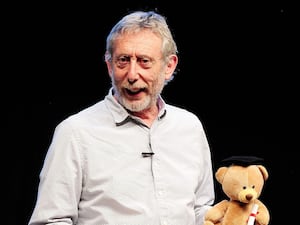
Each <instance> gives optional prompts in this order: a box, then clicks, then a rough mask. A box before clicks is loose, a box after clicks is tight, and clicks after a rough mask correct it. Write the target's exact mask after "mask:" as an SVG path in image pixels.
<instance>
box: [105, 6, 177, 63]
mask: <svg viewBox="0 0 300 225" xmlns="http://www.w3.org/2000/svg"><path fill="white" fill-rule="evenodd" d="M143 29H149V30H151V31H152V32H153V33H154V34H156V35H158V36H159V37H161V38H162V54H163V58H164V60H165V61H166V60H167V57H168V56H170V55H172V54H177V53H178V52H177V46H176V43H175V41H174V39H173V36H172V33H171V31H170V29H169V26H168V24H167V22H166V18H165V17H164V16H162V15H160V14H158V13H156V12H154V11H148V12H144V11H135V12H132V13H130V14H128V15H126V16H124V17H123V18H122V19H121V20H120V21H119V22H118V23H117V24H116V25H115V26H114V27H113V28H112V30H111V31H110V33H109V35H108V36H107V39H106V53H105V60H107V61H109V60H110V59H111V57H112V53H113V50H114V41H115V39H116V38H117V37H118V36H119V35H122V34H124V33H135V32H139V31H140V30H143Z"/></svg>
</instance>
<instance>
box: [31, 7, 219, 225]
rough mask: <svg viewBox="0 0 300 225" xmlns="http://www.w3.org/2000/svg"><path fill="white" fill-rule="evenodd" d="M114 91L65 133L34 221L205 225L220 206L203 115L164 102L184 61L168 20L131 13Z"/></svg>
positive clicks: (124, 24)
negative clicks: (167, 88)
mask: <svg viewBox="0 0 300 225" xmlns="http://www.w3.org/2000/svg"><path fill="white" fill-rule="evenodd" d="M105 61H106V65H107V69H108V74H109V76H110V77H111V81H112V88H111V89H110V90H109V93H108V95H107V96H106V97H105V98H104V99H103V100H101V101H99V102H98V103H96V104H95V105H92V106H90V107H88V108H87V109H84V110H82V111H80V112H78V113H77V114H75V115H72V116H70V117H68V118H67V119H65V120H64V121H62V122H61V123H60V124H59V125H58V126H57V127H56V129H55V133H54V136H53V140H52V142H51V145H50V147H49V150H48V153H47V156H46V159H45V162H44V166H43V169H42V171H41V173H40V184H39V190H38V196H37V202H36V206H35V208H34V211H33V214H32V216H31V219H30V222H29V224H30V225H37V224H60V225H64V224H78V225H79V224H80V225H106V224H107V225H125V224H126V225H160V224H170V225H201V224H202V222H203V216H204V214H205V212H206V210H207V209H208V208H209V207H211V205H212V204H213V201H214V186H213V174H212V164H211V153H210V149H209V145H208V142H207V139H206V135H205V132H204V129H203V126H202V124H201V122H200V121H199V119H198V118H197V116H196V115H194V114H192V113H191V112H189V111H187V110H185V109H181V108H178V107H175V106H172V105H170V104H167V103H165V102H164V100H163V99H162V96H161V93H162V90H163V88H164V86H165V85H166V84H167V82H169V81H170V80H172V78H173V76H174V73H175V71H176V67H177V64H178V56H177V46H176V43H175V42H174V40H173V37H172V34H171V32H170V30H169V27H168V25H167V23H166V19H165V18H164V17H163V16H162V15H160V14H158V13H155V12H153V11H149V12H142V11H137V12H132V13H130V14H128V15H127V16H125V17H123V18H122V19H121V20H120V21H119V22H118V23H117V24H116V25H115V26H114V27H113V28H112V30H111V32H110V34H109V35H108V37H107V43H106V53H105Z"/></svg>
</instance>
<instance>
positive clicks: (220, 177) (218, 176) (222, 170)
mask: <svg viewBox="0 0 300 225" xmlns="http://www.w3.org/2000/svg"><path fill="white" fill-rule="evenodd" d="M227 170H228V167H226V166H222V167H220V168H219V169H218V170H217V172H216V173H215V177H216V180H217V181H218V182H219V183H220V184H222V183H223V178H224V176H225V173H226V172H227Z"/></svg>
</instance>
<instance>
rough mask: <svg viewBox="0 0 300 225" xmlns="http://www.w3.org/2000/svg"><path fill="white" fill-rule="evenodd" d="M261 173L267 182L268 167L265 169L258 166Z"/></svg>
mask: <svg viewBox="0 0 300 225" xmlns="http://www.w3.org/2000/svg"><path fill="white" fill-rule="evenodd" d="M257 167H258V169H259V171H260V172H261V174H262V175H263V178H264V180H267V179H268V177H269V173H268V171H267V169H266V167H264V166H263V165H258V166H257Z"/></svg>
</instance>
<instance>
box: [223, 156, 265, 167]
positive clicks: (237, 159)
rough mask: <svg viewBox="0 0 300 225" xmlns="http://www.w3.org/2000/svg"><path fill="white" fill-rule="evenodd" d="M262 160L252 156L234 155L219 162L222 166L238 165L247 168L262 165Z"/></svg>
mask: <svg viewBox="0 0 300 225" xmlns="http://www.w3.org/2000/svg"><path fill="white" fill-rule="evenodd" d="M263 161H264V159H263V158H260V157H256V156H252V155H234V156H230V157H228V158H225V159H223V160H222V161H221V163H222V164H223V165H224V166H230V165H239V166H249V165H258V164H262V163H263Z"/></svg>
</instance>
